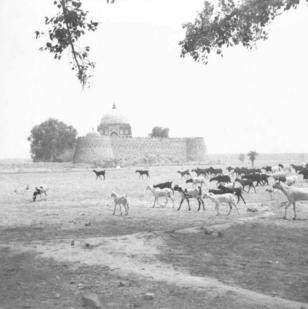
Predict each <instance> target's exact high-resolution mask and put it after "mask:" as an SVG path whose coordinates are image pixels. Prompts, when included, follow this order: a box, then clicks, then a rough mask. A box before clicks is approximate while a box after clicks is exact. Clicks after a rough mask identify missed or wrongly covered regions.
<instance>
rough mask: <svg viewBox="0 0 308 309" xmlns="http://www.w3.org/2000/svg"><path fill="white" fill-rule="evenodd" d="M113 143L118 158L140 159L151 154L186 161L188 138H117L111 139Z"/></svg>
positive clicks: (170, 159)
mask: <svg viewBox="0 0 308 309" xmlns="http://www.w3.org/2000/svg"><path fill="white" fill-rule="evenodd" d="M111 145H112V148H113V152H114V154H115V158H116V159H120V158H122V159H124V160H131V159H137V160H138V158H142V157H144V156H150V157H153V158H154V157H156V158H157V160H159V159H160V158H161V159H165V160H169V161H178V162H185V161H186V140H185V139H183V138H168V139H165V138H163V139H160V138H142V137H135V138H130V139H118V138H115V139H112V140H111Z"/></svg>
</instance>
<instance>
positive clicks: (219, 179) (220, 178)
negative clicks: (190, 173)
mask: <svg viewBox="0 0 308 309" xmlns="http://www.w3.org/2000/svg"><path fill="white" fill-rule="evenodd" d="M212 181H217V183H230V182H231V178H230V176H228V175H218V176H216V177H212V178H211V179H210V182H212Z"/></svg>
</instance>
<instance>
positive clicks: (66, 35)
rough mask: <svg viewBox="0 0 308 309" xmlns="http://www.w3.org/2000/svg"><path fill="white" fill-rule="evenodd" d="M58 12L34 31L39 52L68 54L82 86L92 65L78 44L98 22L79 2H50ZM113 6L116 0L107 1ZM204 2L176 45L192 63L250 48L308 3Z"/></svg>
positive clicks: (297, 0) (282, 0)
mask: <svg viewBox="0 0 308 309" xmlns="http://www.w3.org/2000/svg"><path fill="white" fill-rule="evenodd" d="M53 1H54V2H53V3H54V5H55V6H56V8H57V10H58V12H57V14H56V16H53V17H45V24H46V25H47V26H49V27H50V28H49V30H48V34H46V35H45V33H44V32H42V31H38V30H37V31H35V35H36V38H39V37H40V36H41V35H45V37H47V42H46V44H45V45H44V46H42V47H41V48H40V49H41V50H46V51H48V52H50V53H52V54H54V58H55V59H58V60H60V59H61V56H62V53H63V52H64V51H65V50H67V49H68V50H70V52H71V56H72V57H71V65H72V70H74V71H76V72H77V74H76V75H77V78H78V79H79V81H80V82H81V84H82V86H83V87H84V86H85V85H87V84H88V83H89V78H90V77H91V76H92V75H91V73H90V71H91V70H92V69H94V67H95V63H94V62H93V61H91V60H90V59H89V51H90V46H86V47H83V48H82V47H79V46H77V44H76V43H77V41H78V40H79V39H80V38H81V37H82V36H83V35H85V34H86V32H88V31H96V29H97V26H98V22H94V21H92V20H88V19H87V15H88V12H87V11H85V10H83V9H82V0H53ZM106 1H107V4H114V3H115V0H106ZM217 1H218V4H216V5H215V4H213V2H211V1H208V0H207V1H205V3H204V8H203V9H202V11H201V12H200V13H199V14H198V15H197V17H196V19H195V21H194V22H193V23H187V24H185V25H183V27H184V29H186V35H185V38H184V40H182V41H180V42H179V45H180V46H181V56H182V57H184V56H186V55H187V54H189V55H190V56H192V58H193V59H194V60H195V61H202V62H204V63H207V62H208V57H209V55H210V53H211V52H213V53H217V54H219V55H221V56H222V55H223V47H231V46H236V45H242V46H244V47H247V48H252V47H253V46H254V45H255V44H256V42H257V41H258V40H265V39H267V38H268V25H270V23H271V22H272V21H273V20H274V19H275V18H276V17H277V16H278V15H280V14H281V13H282V12H284V11H286V10H289V9H291V8H296V7H297V6H298V4H299V3H300V1H302V2H307V3H308V0H240V1H239V0H217Z"/></svg>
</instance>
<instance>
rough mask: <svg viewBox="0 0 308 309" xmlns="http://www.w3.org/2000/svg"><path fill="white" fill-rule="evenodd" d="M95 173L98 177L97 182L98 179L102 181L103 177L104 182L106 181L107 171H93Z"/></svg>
mask: <svg viewBox="0 0 308 309" xmlns="http://www.w3.org/2000/svg"><path fill="white" fill-rule="evenodd" d="M93 172H94V173H95V175H96V180H97V179H98V178H100V179H102V176H103V177H104V180H105V179H106V171H105V170H102V171H96V170H93Z"/></svg>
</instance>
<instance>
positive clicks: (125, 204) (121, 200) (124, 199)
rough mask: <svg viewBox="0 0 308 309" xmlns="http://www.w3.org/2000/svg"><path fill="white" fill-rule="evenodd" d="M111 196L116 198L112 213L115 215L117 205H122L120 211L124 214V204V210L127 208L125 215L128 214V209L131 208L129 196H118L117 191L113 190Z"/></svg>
mask: <svg viewBox="0 0 308 309" xmlns="http://www.w3.org/2000/svg"><path fill="white" fill-rule="evenodd" d="M111 198H112V199H113V200H114V209H113V213H112V215H113V216H114V215H115V212H116V209H117V206H119V207H120V213H121V216H122V206H123V207H124V210H125V216H127V215H128V210H129V205H128V200H127V196H126V195H123V196H118V195H117V194H116V193H115V192H112V193H111Z"/></svg>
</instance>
